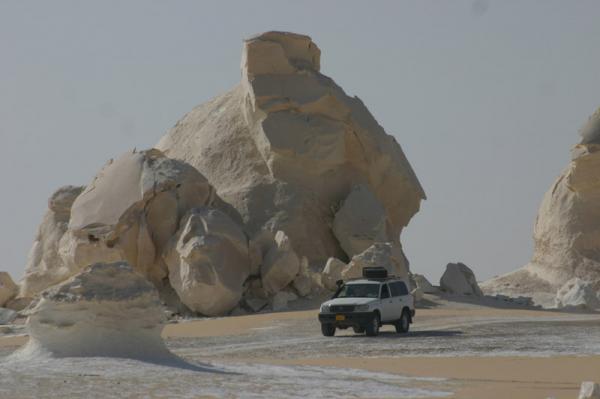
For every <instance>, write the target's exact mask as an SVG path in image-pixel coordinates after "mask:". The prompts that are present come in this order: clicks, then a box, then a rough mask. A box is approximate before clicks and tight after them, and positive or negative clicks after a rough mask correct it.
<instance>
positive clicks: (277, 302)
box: [271, 291, 298, 312]
mask: <svg viewBox="0 0 600 399" xmlns="http://www.w3.org/2000/svg"><path fill="white" fill-rule="evenodd" d="M296 299H298V296H297V295H296V294H294V293H293V292H290V291H279V292H278V293H277V294H275V295H274V296H273V298H271V308H272V309H273V310H274V311H276V312H279V311H282V310H287V309H288V302H291V301H295V300H296Z"/></svg>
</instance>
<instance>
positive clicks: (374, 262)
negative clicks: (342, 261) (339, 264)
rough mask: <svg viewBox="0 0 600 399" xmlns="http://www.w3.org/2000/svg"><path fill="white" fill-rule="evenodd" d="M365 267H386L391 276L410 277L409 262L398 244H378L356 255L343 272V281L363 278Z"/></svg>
mask: <svg viewBox="0 0 600 399" xmlns="http://www.w3.org/2000/svg"><path fill="white" fill-rule="evenodd" d="M365 267H384V268H386V269H387V271H388V275H390V276H397V277H401V278H407V277H408V261H407V260H406V257H405V256H404V253H403V252H402V247H401V246H400V244H398V243H390V242H378V243H375V244H373V245H371V246H370V247H369V248H367V249H366V250H365V251H363V252H361V253H360V254H358V255H355V256H354V257H353V258H352V260H351V261H350V263H349V264H348V265H347V266H346V267H345V268H344V269H343V270H342V273H341V275H342V279H344V280H348V279H351V278H358V277H362V269H363V268H365Z"/></svg>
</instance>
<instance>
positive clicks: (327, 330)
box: [321, 324, 335, 337]
mask: <svg viewBox="0 0 600 399" xmlns="http://www.w3.org/2000/svg"><path fill="white" fill-rule="evenodd" d="M321 332H322V333H323V335H324V336H326V337H333V336H334V335H335V326H334V325H333V324H321Z"/></svg>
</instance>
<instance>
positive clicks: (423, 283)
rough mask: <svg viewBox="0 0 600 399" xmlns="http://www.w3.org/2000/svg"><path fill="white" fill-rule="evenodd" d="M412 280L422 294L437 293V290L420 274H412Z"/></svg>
mask: <svg viewBox="0 0 600 399" xmlns="http://www.w3.org/2000/svg"><path fill="white" fill-rule="evenodd" d="M412 280H413V281H414V283H415V285H416V286H417V288H419V289H421V291H423V293H424V294H436V293H438V292H439V289H438V288H437V287H435V286H433V284H431V283H430V282H429V280H427V278H426V277H425V276H423V275H422V274H413V275H412Z"/></svg>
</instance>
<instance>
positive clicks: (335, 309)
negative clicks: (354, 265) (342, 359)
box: [319, 268, 415, 337]
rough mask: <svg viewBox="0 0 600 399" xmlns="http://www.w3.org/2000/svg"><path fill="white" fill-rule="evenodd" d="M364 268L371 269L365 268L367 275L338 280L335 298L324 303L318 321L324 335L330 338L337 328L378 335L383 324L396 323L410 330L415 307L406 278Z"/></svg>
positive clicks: (401, 327)
mask: <svg viewBox="0 0 600 399" xmlns="http://www.w3.org/2000/svg"><path fill="white" fill-rule="evenodd" d="M365 269H369V270H363V276H366V277H363V278H361V279H355V280H350V281H347V282H346V283H344V282H342V281H338V290H337V291H336V293H335V295H334V296H333V298H332V299H331V300H329V301H327V302H324V303H323V304H322V305H321V309H320V311H319V321H320V322H321V331H322V332H323V335H325V336H327V337H331V336H333V335H335V330H336V328H341V329H346V328H348V327H352V328H353V329H354V332H356V333H363V332H366V334H367V335H368V336H376V335H378V334H379V327H380V326H381V325H383V324H392V325H394V326H395V327H396V332H399V333H405V332H408V329H409V327H410V324H411V323H412V321H413V318H414V317H415V306H414V298H413V296H412V295H411V294H410V293H409V290H408V287H409V285H408V283H407V281H405V280H404V279H401V278H396V277H392V276H390V277H387V272H386V271H385V269H383V268H365ZM374 269H379V270H374ZM381 269H383V270H384V271H385V272H382V271H381ZM371 276H376V277H371Z"/></svg>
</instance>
